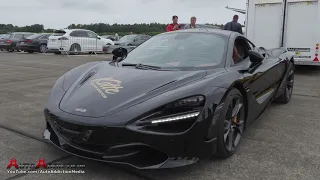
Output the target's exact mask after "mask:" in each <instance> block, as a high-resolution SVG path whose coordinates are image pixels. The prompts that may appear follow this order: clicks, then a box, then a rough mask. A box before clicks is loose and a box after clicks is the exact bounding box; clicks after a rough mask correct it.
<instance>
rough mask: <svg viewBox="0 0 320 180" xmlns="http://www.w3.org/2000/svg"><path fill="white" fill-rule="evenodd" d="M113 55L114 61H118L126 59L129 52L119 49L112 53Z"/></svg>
mask: <svg viewBox="0 0 320 180" xmlns="http://www.w3.org/2000/svg"><path fill="white" fill-rule="evenodd" d="M112 54H113V58H112V59H113V61H116V60H117V59H118V58H119V57H120V58H121V59H123V58H125V57H126V56H127V54H128V51H127V49H125V48H122V47H118V48H115V49H114V50H113V51H112Z"/></svg>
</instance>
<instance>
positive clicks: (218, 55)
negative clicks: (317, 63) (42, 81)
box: [44, 29, 294, 169]
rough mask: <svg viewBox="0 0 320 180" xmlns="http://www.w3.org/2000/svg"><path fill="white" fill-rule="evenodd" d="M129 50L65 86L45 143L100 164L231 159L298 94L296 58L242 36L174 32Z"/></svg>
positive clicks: (146, 165)
mask: <svg viewBox="0 0 320 180" xmlns="http://www.w3.org/2000/svg"><path fill="white" fill-rule="evenodd" d="M124 52H125V50H124V49H121V48H119V49H117V51H114V56H115V58H114V61H111V62H91V63H87V64H84V65H81V66H79V67H77V68H75V69H73V70H71V71H69V72H68V73H66V74H65V75H63V76H62V77H61V78H60V79H58V80H57V82H56V83H55V85H54V87H53V89H52V91H51V94H50V96H49V99H48V103H47V104H46V107H45V110H44V114H45V119H46V130H45V131H44V138H45V139H48V140H50V141H51V142H52V143H53V144H54V145H55V146H56V147H58V148H60V149H62V150H64V151H66V152H68V153H70V154H73V155H77V156H80V157H84V158H88V159H93V160H97V161H103V162H110V163H117V164H122V165H129V166H132V167H135V168H139V169H154V168H172V167H177V166H184V165H189V164H192V163H195V162H198V161H199V160H203V159H206V158H208V157H210V156H212V155H218V156H219V157H224V158H226V157H229V156H231V155H232V154H233V153H234V152H235V151H236V147H237V146H238V144H239V140H240V138H241V134H242V133H243V131H244V130H245V128H246V127H248V126H249V125H250V124H251V123H252V122H253V121H254V120H255V119H256V118H257V117H258V116H260V114H261V113H262V112H263V111H264V109H265V108H266V107H267V106H268V105H269V104H270V103H271V102H272V101H274V100H277V101H280V102H283V103H287V102H289V100H290V97H291V94H292V85H293V80H294V78H293V72H294V64H293V63H294V61H293V56H292V54H289V53H288V51H287V50H286V49H285V48H279V49H274V50H265V49H263V48H256V47H255V46H254V45H253V44H252V43H251V42H250V41H249V40H247V39H246V38H245V37H244V36H242V35H240V34H238V33H235V32H231V31H223V30H212V29H204V30H203V29H190V30H183V31H173V32H168V33H163V34H160V35H157V36H154V37H152V38H151V39H150V40H148V41H146V42H145V43H143V44H142V45H140V46H138V47H137V48H135V49H134V50H133V51H131V52H130V53H128V54H127V55H125V54H126V53H124ZM122 53H123V54H122ZM120 54H122V55H120Z"/></svg>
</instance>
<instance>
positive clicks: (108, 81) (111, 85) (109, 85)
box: [91, 77, 123, 98]
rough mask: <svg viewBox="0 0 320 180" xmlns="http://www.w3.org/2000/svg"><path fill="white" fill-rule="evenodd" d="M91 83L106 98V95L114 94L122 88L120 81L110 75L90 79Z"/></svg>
mask: <svg viewBox="0 0 320 180" xmlns="http://www.w3.org/2000/svg"><path fill="white" fill-rule="evenodd" d="M91 85H92V86H93V87H94V88H95V89H96V90H97V91H98V92H99V93H100V94H101V96H102V97H103V98H107V95H109V94H116V93H117V92H119V91H120V89H122V88H123V87H122V86H121V81H119V80H116V79H114V78H112V77H110V78H101V79H95V80H92V81H91Z"/></svg>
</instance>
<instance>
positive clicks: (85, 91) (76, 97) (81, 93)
mask: <svg viewBox="0 0 320 180" xmlns="http://www.w3.org/2000/svg"><path fill="white" fill-rule="evenodd" d="M206 74H207V72H206V71H204V70H203V71H155V70H141V69H135V68H132V67H114V66H111V65H109V64H108V63H104V64H103V65H100V66H99V67H98V68H93V69H91V70H90V71H88V72H86V73H85V74H84V75H82V76H81V77H79V79H78V80H76V81H75V82H74V83H73V84H72V86H71V87H70V88H69V89H68V91H67V92H66V93H65V95H64V97H63V98H62V100H61V102H60V109H61V110H62V111H64V112H67V113H71V114H75V115H80V116H87V117H103V116H107V115H109V114H112V113H115V112H118V111H121V110H124V109H126V108H129V107H131V106H134V105H136V104H138V103H141V102H143V101H145V100H147V99H150V98H152V97H155V96H157V95H160V94H162V93H164V92H166V91H169V90H170V89H175V88H177V87H179V86H182V85H184V84H187V83H190V82H192V81H195V80H199V79H201V78H203V77H205V76H206ZM65 81H67V79H66V80H65Z"/></svg>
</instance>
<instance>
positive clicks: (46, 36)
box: [39, 34, 50, 40]
mask: <svg viewBox="0 0 320 180" xmlns="http://www.w3.org/2000/svg"><path fill="white" fill-rule="evenodd" d="M49 36H50V35H49V34H45V35H43V36H41V37H40V38H39V39H43V40H46V39H48V38H49Z"/></svg>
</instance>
